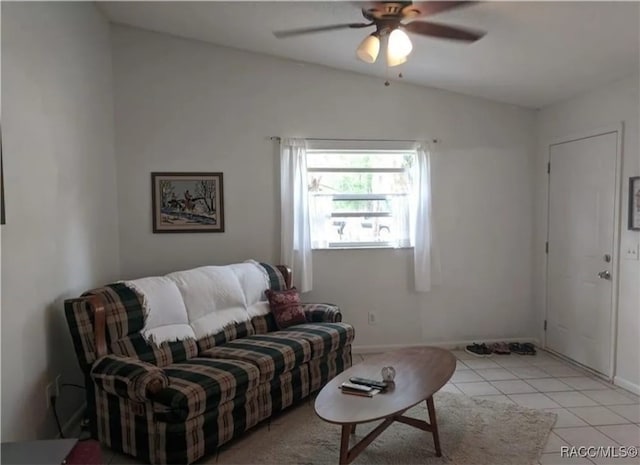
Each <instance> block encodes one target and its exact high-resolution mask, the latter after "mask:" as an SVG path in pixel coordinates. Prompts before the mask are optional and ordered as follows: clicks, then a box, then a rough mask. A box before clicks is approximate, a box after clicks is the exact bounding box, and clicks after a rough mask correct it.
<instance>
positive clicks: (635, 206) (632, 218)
mask: <svg viewBox="0 0 640 465" xmlns="http://www.w3.org/2000/svg"><path fill="white" fill-rule="evenodd" d="M629 229H632V230H633V231H640V176H634V177H633V178H629Z"/></svg>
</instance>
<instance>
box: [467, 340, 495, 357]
mask: <svg viewBox="0 0 640 465" xmlns="http://www.w3.org/2000/svg"><path fill="white" fill-rule="evenodd" d="M464 351H465V352H466V353H468V354H471V355H475V356H476V357H491V349H489V347H487V345H486V344H476V343H475V342H474V343H473V344H471V345H470V346H467V347H465V349H464Z"/></svg>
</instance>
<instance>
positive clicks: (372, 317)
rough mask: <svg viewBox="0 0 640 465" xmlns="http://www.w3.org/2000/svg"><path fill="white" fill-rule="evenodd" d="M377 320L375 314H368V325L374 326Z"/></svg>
mask: <svg viewBox="0 0 640 465" xmlns="http://www.w3.org/2000/svg"><path fill="white" fill-rule="evenodd" d="M377 320H378V319H377V318H376V314H375V313H373V312H369V324H370V325H375V324H376V322H377Z"/></svg>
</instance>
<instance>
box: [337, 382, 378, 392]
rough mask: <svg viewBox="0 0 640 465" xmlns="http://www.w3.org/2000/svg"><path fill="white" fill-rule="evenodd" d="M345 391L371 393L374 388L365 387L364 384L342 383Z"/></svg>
mask: <svg viewBox="0 0 640 465" xmlns="http://www.w3.org/2000/svg"><path fill="white" fill-rule="evenodd" d="M341 387H342V388H343V389H353V390H354V391H362V392H369V391H371V390H373V388H372V387H369V386H363V385H362V384H352V383H346V382H345V383H342V386H341Z"/></svg>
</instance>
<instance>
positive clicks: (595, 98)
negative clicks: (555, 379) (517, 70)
mask: <svg viewBox="0 0 640 465" xmlns="http://www.w3.org/2000/svg"><path fill="white" fill-rule="evenodd" d="M639 108H640V93H639V91H638V76H637V75H635V76H630V77H628V78H627V79H623V80H620V81H617V82H614V83H611V84H609V85H607V86H604V87H602V88H600V89H596V90H594V91H592V92H589V93H587V94H584V95H580V96H578V97H575V98H573V99H571V100H569V101H566V102H561V103H558V104H556V105H552V106H550V107H547V108H544V109H542V110H541V111H540V112H539V114H538V117H537V124H538V156H537V161H536V171H535V172H536V175H537V178H536V224H535V229H536V231H535V245H534V250H535V251H536V253H535V259H534V260H535V274H534V290H535V302H534V304H535V309H536V313H537V315H538V326H537V327H538V328H540V329H541V328H542V320H543V319H544V312H545V306H544V302H545V260H546V257H545V255H544V241H545V240H546V239H545V238H546V231H547V222H546V218H547V208H546V207H547V175H546V163H547V161H548V158H549V153H548V147H549V142H550V141H552V140H554V139H557V138H562V137H567V136H572V135H575V134H584V133H585V132H588V131H592V130H597V129H599V128H602V127H607V126H611V125H615V124H620V122H624V139H623V147H622V149H623V161H622V202H621V215H620V222H621V226H620V231H621V237H620V241H621V245H622V247H621V249H623V248H625V247H627V246H631V245H633V244H635V245H637V244H638V243H639V242H640V233H639V232H637V231H629V230H628V229H627V211H628V210H627V209H628V205H629V204H628V201H629V200H628V193H629V192H628V189H629V177H630V176H638V175H640V150H639V147H638V125H639V124H640V123H639V118H638V113H639V111H640V110H639ZM617 331H618V341H617V363H616V378H617V382H618V383H619V384H620V385H621V386H623V387H626V388H629V389H633V390H635V391H636V392H638V393H640V359H639V358H638V354H640V262H639V261H636V260H626V259H624V258H622V257H621V260H620V270H619V299H618V325H617ZM542 336H543V335H542V333H540V334H539V337H540V338H541V339H542Z"/></svg>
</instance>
